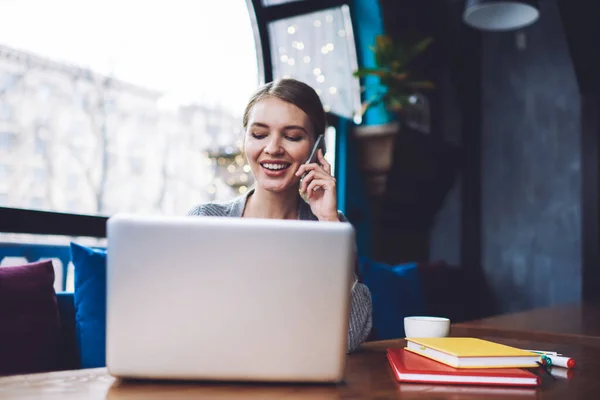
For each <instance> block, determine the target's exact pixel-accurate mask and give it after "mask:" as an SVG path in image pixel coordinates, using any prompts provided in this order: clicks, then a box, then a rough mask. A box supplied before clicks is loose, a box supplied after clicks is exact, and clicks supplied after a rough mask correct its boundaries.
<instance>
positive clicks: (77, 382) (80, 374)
mask: <svg viewBox="0 0 600 400" xmlns="http://www.w3.org/2000/svg"><path fill="white" fill-rule="evenodd" d="M486 338H487V339H491V340H496V341H498V342H501V343H505V344H509V345H514V346H521V347H522V348H542V349H555V350H556V351H559V352H561V353H564V354H567V355H569V356H571V357H574V358H575V359H576V360H577V363H578V367H577V368H576V369H574V370H572V372H573V376H571V377H562V378H556V380H553V379H552V378H551V377H549V376H546V375H544V376H543V378H542V382H543V383H542V386H541V387H540V388H537V389H519V388H493V387H474V386H443V385H421V384H399V383H398V382H396V381H395V379H394V377H393V375H392V373H391V370H390V368H389V365H388V362H387V359H386V357H385V349H386V348H388V347H404V346H405V341H404V340H392V341H383V342H373V343H368V344H365V345H364V346H363V349H362V350H361V351H360V352H358V353H355V354H352V355H350V356H349V357H348V364H347V372H346V379H345V382H344V383H342V384H339V385H264V384H225V383H223V384H215V383H212V384H211V383H201V382H196V383H190V382H188V383H164V382H163V383H158V382H130V381H119V380H116V379H114V378H113V377H111V376H109V375H108V373H107V372H106V370H105V369H103V368H101V369H89V370H78V371H63V372H52V373H46V374H33V375H18V376H13V377H5V378H0V399H5V398H6V399H15V400H19V399H28V400H29V399H36V400H38V399H44V400H54V399H56V400H58V399H61V400H63V399H64V400H70V399H91V400H95V399H127V400H135V399H149V400H152V399H176V400H178V399H208V398H210V399H266V400H268V399H284V400H289V399H294V400H296V399H298V400H300V399H302V400H304V399H307V400H308V399H310V400H312V399H323V400H324V399H379V400H382V399H398V398H402V399H453V400H458V399H480V398H491V399H568V400H577V399H586V400H588V399H594V398H598V392H599V391H600V348H596V347H588V346H585V345H581V344H570V343H568V342H565V343H563V344H548V343H543V342H531V341H522V340H514V339H501V338H493V337H486ZM557 371H558V370H557ZM561 371H563V372H565V371H566V370H561Z"/></svg>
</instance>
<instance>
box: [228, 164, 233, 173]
mask: <svg viewBox="0 0 600 400" xmlns="http://www.w3.org/2000/svg"><path fill="white" fill-rule="evenodd" d="M227 171H228V172H229V173H230V174H233V173H234V172H235V165H233V164H231V165H229V166H228V167H227Z"/></svg>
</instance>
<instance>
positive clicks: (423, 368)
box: [387, 349, 541, 386]
mask: <svg viewBox="0 0 600 400" xmlns="http://www.w3.org/2000/svg"><path fill="white" fill-rule="evenodd" d="M387 357H388V360H389V362H390V366H391V367H392V369H393V370H394V374H395V375H396V379H397V380H398V381H399V382H420V383H446V384H448V383H450V384H459V385H501V386H539V385H540V383H541V380H540V377H539V376H537V375H535V374H533V373H531V372H529V371H526V370H524V369H519V368H481V369H475V368H469V369H458V368H453V367H450V366H448V365H445V364H442V363H440V362H437V361H433V360H431V359H429V358H427V357H423V356H420V355H418V354H415V353H412V352H410V351H407V350H404V349H388V350H387Z"/></svg>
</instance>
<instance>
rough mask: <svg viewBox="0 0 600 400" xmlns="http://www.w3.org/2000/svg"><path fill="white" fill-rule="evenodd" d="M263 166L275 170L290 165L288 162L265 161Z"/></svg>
mask: <svg viewBox="0 0 600 400" xmlns="http://www.w3.org/2000/svg"><path fill="white" fill-rule="evenodd" d="M262 166H263V167H265V168H266V169H272V170H274V171H278V170H280V169H285V168H287V167H289V165H288V164H271V163H264V164H262Z"/></svg>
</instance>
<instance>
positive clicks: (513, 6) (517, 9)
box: [463, 0, 540, 31]
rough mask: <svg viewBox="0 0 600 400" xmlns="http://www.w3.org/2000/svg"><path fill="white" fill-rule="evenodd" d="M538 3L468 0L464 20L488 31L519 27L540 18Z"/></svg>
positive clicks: (528, 0)
mask: <svg viewBox="0 0 600 400" xmlns="http://www.w3.org/2000/svg"><path fill="white" fill-rule="evenodd" d="M537 3H538V2H537V1H536V0H512V1H510V0H467V1H466V6H465V12H464V14H463V20H464V21H465V23H466V24H467V25H469V26H472V27H473V28H477V29H481V30H486V31H508V30H512V29H519V28H522V27H525V26H527V25H530V24H532V23H534V22H535V21H536V20H537V19H538V18H539V16H540V11H539V8H538V4H537Z"/></svg>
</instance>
